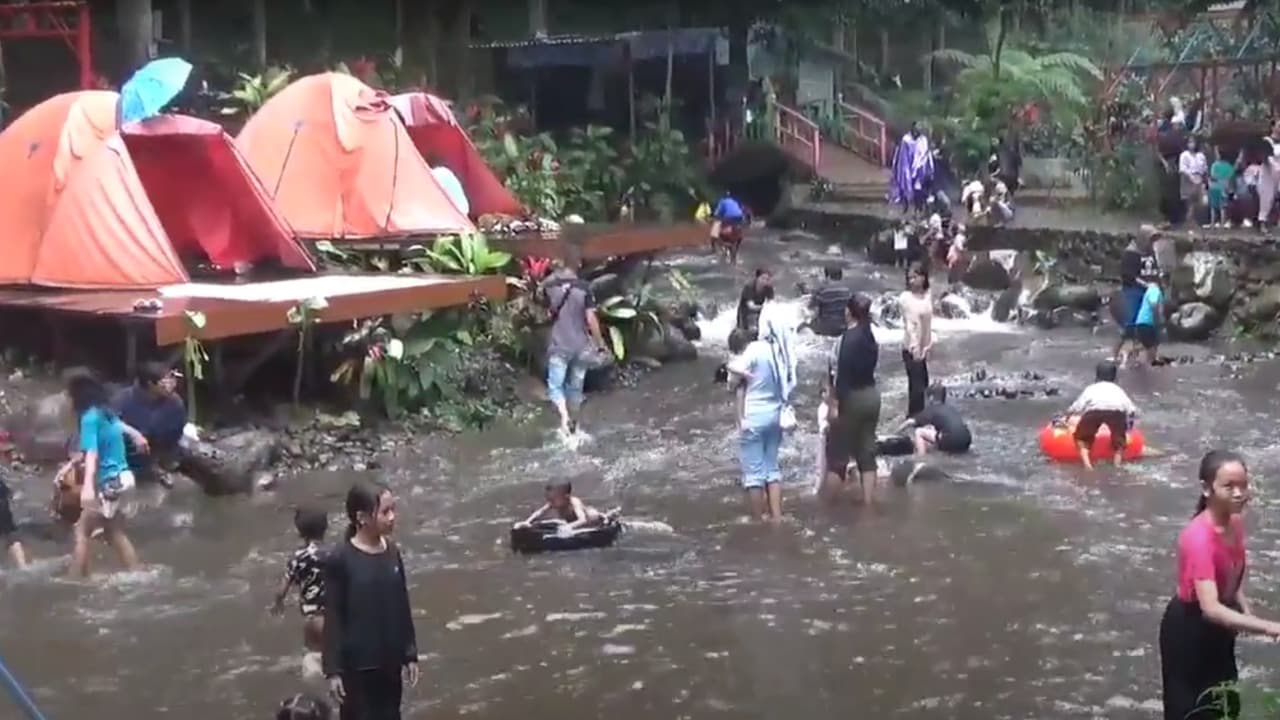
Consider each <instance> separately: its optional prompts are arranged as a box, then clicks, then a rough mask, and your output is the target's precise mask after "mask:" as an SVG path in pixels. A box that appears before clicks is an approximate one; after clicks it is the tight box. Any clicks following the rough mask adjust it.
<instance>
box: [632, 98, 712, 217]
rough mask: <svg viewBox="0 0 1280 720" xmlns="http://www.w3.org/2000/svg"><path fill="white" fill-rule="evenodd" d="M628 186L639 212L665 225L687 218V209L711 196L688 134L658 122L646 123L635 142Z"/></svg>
mask: <svg viewBox="0 0 1280 720" xmlns="http://www.w3.org/2000/svg"><path fill="white" fill-rule="evenodd" d="M626 183H627V187H628V191H627V192H628V194H629V195H630V196H631V198H632V200H633V201H634V203H635V205H634V207H635V210H636V211H637V212H638V213H639V212H643V213H645V214H647V215H648V216H650V217H655V218H657V219H660V220H662V221H664V222H671V221H673V220H674V219H675V217H676V216H677V215H678V214H679V215H685V216H687V213H683V212H681V210H682V209H683V208H684V206H689V207H692V203H694V202H696V201H697V199H698V198H699V197H703V196H706V195H707V194H708V193H706V192H704V190H705V188H703V184H704V183H703V181H702V179H701V175H700V173H699V172H698V165H697V163H696V162H695V161H694V159H693V155H692V154H691V153H690V152H689V143H688V141H687V140H686V139H685V137H684V133H682V132H680V131H679V130H673V129H666V128H663V127H661V126H660V125H659V124H657V123H646V124H645V129H644V132H643V133H641V134H640V137H638V138H635V139H634V140H633V141H632V144H631V148H630V157H629V158H628V162H627V164H626Z"/></svg>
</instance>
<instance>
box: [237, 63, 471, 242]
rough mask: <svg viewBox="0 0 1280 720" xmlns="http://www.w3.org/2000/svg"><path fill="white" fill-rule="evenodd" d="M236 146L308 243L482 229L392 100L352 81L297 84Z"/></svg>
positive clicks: (336, 77) (322, 78)
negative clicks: (438, 176) (440, 177)
mask: <svg viewBox="0 0 1280 720" xmlns="http://www.w3.org/2000/svg"><path fill="white" fill-rule="evenodd" d="M236 144H237V145H238V146H239V148H240V150H241V151H242V152H243V153H244V154H245V157H246V158H248V160H249V165H250V167H252V168H253V170H254V171H255V172H256V173H257V174H258V177H260V178H262V182H263V183H264V184H265V186H266V188H267V191H268V192H269V193H270V194H271V197H272V199H273V201H274V202H275V205H276V207H277V208H279V210H280V212H281V214H283V215H284V217H285V219H286V220H288V221H289V224H290V225H292V226H293V228H294V230H295V231H296V232H297V233H298V234H299V235H300V236H304V237H312V238H338V239H347V240H353V239H365V238H384V237H396V236H406V235H420V234H436V233H462V232H472V231H474V230H475V226H474V225H472V224H471V221H470V220H468V219H467V218H466V217H465V216H464V215H463V214H462V213H460V212H458V210H457V208H455V207H454V205H453V203H452V202H451V201H450V200H449V197H448V196H447V195H446V194H445V192H444V190H443V189H442V188H441V187H440V185H439V184H438V183H437V182H436V180H435V178H434V177H432V175H431V169H430V168H428V167H427V163H426V161H424V160H423V159H422V157H421V156H420V155H419V154H418V153H417V152H416V151H415V150H414V147H413V142H412V141H411V140H410V139H409V135H408V133H407V132H406V131H405V128H404V125H403V123H401V121H400V120H399V118H398V117H397V116H396V113H395V112H394V111H393V110H392V109H391V106H390V105H389V104H388V103H387V98H386V95H385V94H383V93H380V92H378V91H376V90H374V89H372V88H370V87H369V86H367V85H365V84H364V83H362V82H360V81H359V80H357V79H356V78H354V77H352V76H350V75H346V74H344V73H324V74H321V75H310V76H308V77H304V78H301V79H299V80H297V81H296V82H294V83H293V84H291V85H289V86H288V87H287V88H285V89H284V90H282V91H281V92H280V93H279V94H278V95H276V96H275V97H273V98H271V99H270V100H268V101H267V103H266V104H265V105H263V106H262V107H261V108H260V109H259V110H258V112H256V113H254V115H253V117H251V118H249V122H247V123H246V124H245V126H244V129H243V130H241V132H240V135H239V137H237V138H236Z"/></svg>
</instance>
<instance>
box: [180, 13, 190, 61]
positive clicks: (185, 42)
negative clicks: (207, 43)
mask: <svg viewBox="0 0 1280 720" xmlns="http://www.w3.org/2000/svg"><path fill="white" fill-rule="evenodd" d="M178 47H180V48H182V52H183V54H184V55H190V54H191V0H178Z"/></svg>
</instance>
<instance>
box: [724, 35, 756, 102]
mask: <svg viewBox="0 0 1280 720" xmlns="http://www.w3.org/2000/svg"><path fill="white" fill-rule="evenodd" d="M750 41H751V20H750V19H749V18H748V17H747V16H745V15H743V14H741V13H738V14H735V15H734V17H732V18H730V22H729V68H728V73H727V75H728V83H727V85H728V88H729V92H728V93H726V101H727V102H729V103H731V105H730V111H729V114H728V117H729V118H731V120H730V122H731V124H733V125H734V126H736V127H741V126H742V120H743V118H742V103H743V100H744V98H746V96H747V86H748V85H749V84H750V83H751V70H750V68H749V67H748V66H747V44H748V43H749V42H750Z"/></svg>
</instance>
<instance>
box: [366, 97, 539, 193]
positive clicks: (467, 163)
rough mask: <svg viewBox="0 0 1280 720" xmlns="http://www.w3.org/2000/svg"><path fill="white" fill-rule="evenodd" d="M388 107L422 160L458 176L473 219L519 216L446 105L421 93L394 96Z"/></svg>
mask: <svg viewBox="0 0 1280 720" xmlns="http://www.w3.org/2000/svg"><path fill="white" fill-rule="evenodd" d="M391 104H392V105H393V106H394V107H395V108H396V110H398V111H400V116H401V118H402V119H403V120H404V123H405V127H406V128H407V129H408V131H409V137H410V138H411V139H412V140H413V144H414V146H415V147H417V148H418V152H420V153H422V157H423V158H424V159H425V160H427V162H428V163H430V162H431V160H432V159H433V158H438V160H437V161H438V162H439V163H441V164H443V165H445V166H446V167H448V168H449V169H450V170H452V171H453V173H454V174H455V175H457V176H458V181H459V182H461V183H462V189H463V191H464V192H466V194H467V201H468V202H469V203H470V205H471V214H472V216H473V217H480V216H481V215H488V214H490V213H496V214H502V215H523V214H524V208H522V207H521V206H520V202H519V201H518V200H516V199H515V196H513V195H512V194H511V191H510V190H508V189H507V187H506V186H505V185H503V184H502V181H501V180H499V179H498V176H497V175H494V174H493V170H492V169H490V168H489V166H488V165H487V164H485V161H484V158H483V157H481V156H480V151H479V150H477V149H476V146H475V143H473V142H471V138H470V137H469V136H468V135H467V131H466V130H464V129H463V128H462V126H460V125H459V124H458V120H457V118H455V117H454V115H453V110H452V109H451V108H450V107H449V103H448V102H447V101H445V100H444V99H442V98H438V97H436V96H435V95H431V94H430V93H425V92H413V93H404V94H401V95H396V96H394V97H392V98H391Z"/></svg>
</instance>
